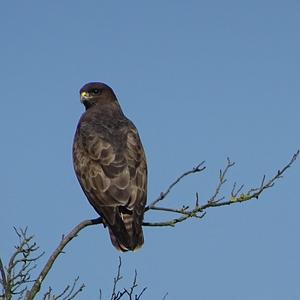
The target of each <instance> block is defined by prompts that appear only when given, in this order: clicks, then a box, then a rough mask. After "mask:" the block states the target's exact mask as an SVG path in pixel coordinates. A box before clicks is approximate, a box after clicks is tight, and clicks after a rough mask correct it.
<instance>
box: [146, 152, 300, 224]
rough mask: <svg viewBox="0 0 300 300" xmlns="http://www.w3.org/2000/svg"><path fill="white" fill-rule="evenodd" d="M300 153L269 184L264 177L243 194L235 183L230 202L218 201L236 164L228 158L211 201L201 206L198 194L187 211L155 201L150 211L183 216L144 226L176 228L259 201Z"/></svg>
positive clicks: (149, 208)
mask: <svg viewBox="0 0 300 300" xmlns="http://www.w3.org/2000/svg"><path fill="white" fill-rule="evenodd" d="M299 152H300V150H298V151H297V152H296V153H295V154H294V155H293V157H292V159H291V160H290V161H289V162H288V163H287V164H286V165H285V166H284V167H283V168H282V169H281V170H278V171H277V172H276V174H275V175H274V176H273V177H272V178H270V179H269V180H268V181H267V182H266V177H265V176H263V179H262V181H261V184H260V186H259V187H256V188H251V189H249V191H248V192H246V193H245V194H244V193H241V191H242V189H243V187H244V185H242V186H240V187H239V188H238V189H237V191H235V189H236V183H234V185H233V188H232V191H231V197H230V198H229V199H228V200H226V199H225V197H221V198H219V199H217V196H218V195H219V194H220V192H221V188H222V187H223V185H224V184H225V183H226V181H227V179H226V175H227V173H228V171H229V169H230V168H231V167H233V166H234V162H231V161H230V159H229V158H227V165H226V167H225V169H224V171H222V170H220V172H219V182H218V184H217V187H216V189H215V191H214V193H213V195H212V196H211V197H210V198H209V200H208V201H207V203H206V204H203V205H199V198H198V194H196V204H195V207H194V208H193V209H191V210H188V209H187V208H188V206H184V207H183V208H181V209H174V208H165V207H157V206H156V204H157V202H158V201H157V202H155V201H154V202H153V203H152V204H151V205H150V206H149V207H148V210H157V211H166V212H173V213H178V214H181V216H180V217H178V218H174V219H171V220H168V221H162V222H144V223H143V226H153V227H164V226H172V227H174V226H175V225H176V224H177V223H180V222H183V221H185V220H187V219H189V218H199V219H201V218H203V217H204V215H205V213H206V212H205V210H207V209H208V208H211V207H220V206H226V205H231V204H234V203H241V202H245V201H249V200H252V199H258V197H259V196H260V195H261V194H262V193H263V191H264V190H266V189H268V188H271V187H272V186H274V184H275V182H276V181H277V180H278V179H280V178H282V177H283V174H284V173H285V172H286V170H287V169H288V168H290V167H291V166H292V164H293V163H294V162H295V161H296V159H297V157H298V155H299ZM184 174H191V173H188V172H186V173H184ZM179 178H181V177H179ZM174 183H175V184H177V183H178V181H177V183H176V181H175V182H174ZM174 183H173V184H172V185H171V186H172V187H174V185H175V184H174ZM158 199H160V198H158ZM161 200H162V199H160V200H159V201H161Z"/></svg>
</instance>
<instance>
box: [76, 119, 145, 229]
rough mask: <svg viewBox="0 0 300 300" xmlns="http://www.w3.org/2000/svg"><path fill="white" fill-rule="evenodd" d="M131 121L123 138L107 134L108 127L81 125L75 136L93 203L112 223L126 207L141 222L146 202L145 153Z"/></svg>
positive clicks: (82, 181) (78, 171)
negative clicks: (101, 131) (100, 129)
mask: <svg viewBox="0 0 300 300" xmlns="http://www.w3.org/2000/svg"><path fill="white" fill-rule="evenodd" d="M127 125H128V126H127V128H126V130H125V131H124V132H125V133H124V134H123V135H122V136H119V139H120V140H119V141H114V138H115V137H113V136H111V137H109V136H105V134H104V133H105V131H103V132H104V133H102V134H99V133H98V132H95V131H93V130H91V131H88V130H82V127H80V126H79V127H78V129H77V132H76V135H75V140H74V148H73V156H74V167H75V171H76V174H77V177H78V179H79V182H80V184H81V186H82V188H83V190H84V192H85V194H86V196H87V198H88V200H89V201H90V203H91V204H92V206H93V207H94V208H95V210H96V211H97V212H98V213H99V214H101V215H102V216H103V217H104V218H105V220H106V221H107V223H108V224H109V225H112V226H113V225H114V224H115V223H116V219H117V218H118V217H119V216H120V212H121V213H122V209H123V210H124V213H125V212H126V211H127V212H128V213H129V214H131V213H132V214H134V215H135V217H136V218H137V221H138V223H139V225H140V226H141V223H142V219H143V213H144V207H145V204H146V192H147V191H146V190H147V167H146V159H145V154H144V150H143V147H142V144H141V141H140V138H139V136H138V133H137V130H136V128H135V127H134V125H133V124H132V123H130V122H129V123H128V124H127ZM110 140H111V142H110ZM117 145H118V146H117Z"/></svg>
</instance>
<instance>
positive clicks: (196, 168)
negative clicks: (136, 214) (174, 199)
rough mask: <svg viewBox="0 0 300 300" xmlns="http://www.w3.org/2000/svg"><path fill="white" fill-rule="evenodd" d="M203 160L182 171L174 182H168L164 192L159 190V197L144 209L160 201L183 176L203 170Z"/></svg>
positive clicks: (150, 207)
mask: <svg viewBox="0 0 300 300" xmlns="http://www.w3.org/2000/svg"><path fill="white" fill-rule="evenodd" d="M204 163H205V161H202V162H201V163H200V164H198V165H197V166H195V167H194V168H193V169H192V170H189V171H187V172H184V173H183V174H182V175H181V176H179V177H178V178H177V179H176V180H175V181H174V182H172V183H171V184H170V186H169V187H168V188H167V190H166V191H165V192H161V193H160V195H159V197H158V198H157V199H156V200H154V201H153V202H152V203H150V204H149V205H148V206H147V207H146V208H145V211H147V210H149V209H152V208H153V207H154V206H155V205H156V204H157V203H158V202H160V201H162V200H163V199H164V198H166V196H167V195H168V194H169V193H170V192H171V190H172V189H173V187H174V186H175V185H176V184H178V183H179V182H180V181H181V180H182V179H183V178H184V177H186V176H188V175H190V174H194V173H199V172H202V171H204V170H205V168H206V167H202V166H203V165H204Z"/></svg>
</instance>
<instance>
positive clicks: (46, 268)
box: [25, 218, 103, 300]
mask: <svg viewBox="0 0 300 300" xmlns="http://www.w3.org/2000/svg"><path fill="white" fill-rule="evenodd" d="M101 223H103V220H102V218H97V219H93V220H86V221H83V222H81V223H80V224H78V225H77V226H75V227H74V228H73V229H72V230H71V232H70V233H69V234H67V235H66V236H65V237H64V238H63V239H62V240H61V242H60V243H59V245H58V247H57V248H56V249H55V250H54V252H53V253H52V255H51V256H50V258H49V259H48V261H47V263H46V265H45V266H44V268H43V270H42V271H41V273H40V274H39V276H38V277H37V279H36V281H35V283H34V285H33V286H32V288H31V290H30V291H28V292H27V294H26V298H25V299H26V300H33V299H34V297H35V295H36V294H37V293H38V292H39V290H40V288H41V285H42V283H43V281H44V279H45V278H46V276H47V274H48V272H49V271H50V269H51V268H52V265H53V264H54V262H55V260H56V258H57V257H58V255H59V254H61V253H62V252H63V249H64V248H65V246H66V245H67V244H68V243H69V242H70V241H71V240H72V239H73V238H74V237H76V236H77V234H78V233H79V231H80V230H82V229H83V228H85V227H87V226H91V225H95V224H101Z"/></svg>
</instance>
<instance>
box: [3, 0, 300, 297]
mask: <svg viewBox="0 0 300 300" xmlns="http://www.w3.org/2000/svg"><path fill="white" fill-rule="evenodd" d="M299 30H300V2H299V1H290V0H288V1H276V0H275V1H266V0H259V1H258V0H254V1H233V0H229V1H221V0H213V1H177V0H174V1H156V0H155V1H118V2H117V1H100V0H97V1H96V0H87V1H68V0H66V1H31V0H27V1H2V2H1V4H0V31H1V47H0V54H1V55H0V65H1V68H0V85H1V110H0V132H1V148H0V149H1V150H0V153H1V155H0V165H1V171H0V186H1V188H0V201H1V207H0V225H1V226H0V236H1V242H0V255H1V257H2V258H3V259H4V260H5V261H7V259H8V257H9V254H11V253H12V251H13V246H14V245H15V244H16V242H17V239H16V236H15V234H14V231H13V226H16V227H25V226H28V228H29V232H30V233H33V234H35V237H36V241H37V242H38V243H39V245H40V246H41V248H42V249H43V250H45V251H46V254H45V256H44V257H43V258H42V259H41V263H44V262H45V261H46V259H47V258H48V256H49V255H50V254H51V252H52V251H53V250H54V248H55V247H56V246H57V244H58V242H59V241H60V238H61V235H62V234H63V233H67V232H69V231H70V230H71V228H72V227H73V226H75V225H76V224H78V223H79V222H81V221H82V220H85V219H88V218H94V217H96V216H97V215H96V213H95V212H94V211H93V209H92V208H91V206H90V205H89V204H88V202H87V200H86V198H85V196H84V194H83V192H82V191H81V189H80V186H79V184H78V182H77V179H76V178H75V175H74V171H73V166H72V157H71V148H72V142H73V135H74V132H75V128H76V125H77V122H78V120H79V118H80V115H81V114H82V112H83V110H84V108H83V106H82V105H81V104H80V101H79V89H80V88H81V86H82V85H84V84H85V83H87V82H89V81H102V82H105V83H107V84H109V85H110V86H111V87H112V88H113V89H114V91H115V92H116V94H117V96H118V98H119V101H120V103H121V105H122V108H123V110H124V112H125V113H126V115H127V116H128V117H129V118H130V119H131V120H132V121H133V122H134V123H135V124H136V126H137V127H138V129H139V132H140V135H141V138H142V141H143V144H144V147H145V150H146V152H147V158H148V164H149V197H148V201H152V200H154V199H155V198H156V197H157V196H158V195H159V193H160V192H161V191H163V190H165V188H166V187H167V186H168V185H169V184H170V183H171V182H172V180H174V179H175V178H176V177H177V176H178V175H180V174H181V173H182V172H184V171H186V170H188V169H190V168H192V167H193V166H194V165H196V164H197V163H198V162H200V161H202V160H205V161H206V166H207V170H206V171H205V172H204V173H201V174H199V175H196V176H193V177H190V178H187V179H186V180H184V181H183V182H182V184H180V186H177V187H176V189H174V191H173V193H172V194H171V195H170V197H169V198H168V199H167V200H166V201H165V206H170V207H176V206H180V205H183V204H189V203H193V202H194V199H195V192H199V194H200V200H201V201H202V202H204V201H205V200H206V199H207V198H208V197H209V196H210V195H211V194H212V193H213V192H214V188H215V186H216V183H217V181H218V172H219V169H220V168H222V167H223V166H224V165H225V164H226V157H227V156H229V157H230V158H231V159H232V160H233V161H235V162H236V166H235V168H234V169H233V170H232V171H231V173H230V174H229V175H228V183H227V185H226V188H225V190H224V193H223V194H224V195H225V196H227V195H228V193H229V191H230V190H231V187H232V184H233V183H234V181H237V182H238V183H244V184H245V185H246V187H248V188H250V187H254V186H257V185H259V183H260V180H261V178H262V176H263V174H266V175H267V176H272V175H273V174H274V173H275V172H276V171H277V169H278V168H280V167H282V166H284V165H285V163H287V162H288V161H289V159H290V158H291V156H292V154H293V153H294V152H296V150H297V149H298V148H299V146H300V143H299V127H300V118H299V112H300V100H299V95H300V54H299V53H300V35H299ZM299 171H300V164H299V162H296V164H295V165H294V166H293V168H291V169H289V170H288V172H287V174H286V176H285V177H284V178H283V179H282V180H280V181H279V182H277V184H276V185H275V186H274V188H272V189H270V190H268V191H266V192H265V193H264V194H263V196H262V197H261V198H260V199H259V200H257V201H250V202H249V203H245V204H241V205H239V204H238V205H234V206H229V207H224V208H213V209H211V210H209V211H208V214H207V215H206V216H205V218H204V219H202V220H190V221H187V222H185V223H184V224H179V225H178V226H176V227H175V228H145V229H144V233H145V245H144V247H143V248H142V249H141V250H140V251H139V252H137V253H126V254H121V257H122V260H123V275H124V277H125V279H124V282H123V283H121V287H122V286H125V285H126V284H127V280H128V281H129V280H131V279H132V278H133V275H134V269H137V271H138V279H139V283H140V285H141V287H144V286H147V287H148V290H147V291H146V293H145V294H144V297H143V298H142V299H145V300H150V299H151V300H152V299H162V298H163V296H164V295H165V293H167V292H168V293H169V295H168V298H167V299H172V300H173V299H174V300H179V299H203V300H206V299H207V300H210V299H228V300H229V299H230V300H238V299H243V300H253V299H255V300H265V299H272V300H277V299H278V300H279V299H300V286H299V276H300V239H299V238H300V231H299V226H300V217H299V211H300V199H299V193H300V184H299ZM167 217H168V216H166V215H164V214H163V213H159V212H151V213H147V215H146V217H145V219H146V220H147V221H150V220H164V219H166V218H167ZM119 255H120V254H119V253H118V252H117V251H115V249H114V248H113V247H112V245H111V243H110V240H109V237H108V233H107V232H106V230H104V229H103V228H102V227H100V226H93V227H89V228H86V229H84V230H83V231H82V232H81V233H80V235H79V236H78V237H77V238H76V239H75V240H74V241H72V242H71V243H70V244H69V245H68V247H67V248H66V253H65V254H64V255H63V256H61V257H60V258H59V259H58V260H57V262H56V264H55V266H54V268H53V269H52V271H51V273H50V274H49V277H48V279H47V280H46V282H45V286H44V289H43V291H45V290H46V288H47V287H48V286H49V285H51V286H52V288H53V289H54V290H55V291H61V290H62V289H63V287H64V286H66V284H68V283H72V281H73V279H74V278H75V277H76V276H77V275H79V276H80V282H84V283H85V284H86V288H85V290H84V292H83V293H82V294H80V296H79V299H91V300H92V299H98V297H99V293H98V291H99V288H102V290H103V297H104V299H109V295H110V292H111V287H112V279H113V276H114V274H115V272H116V268H117V264H118V256H119ZM41 295H42V294H41ZM41 295H40V297H39V299H41Z"/></svg>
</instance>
